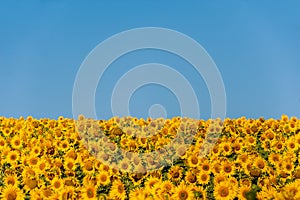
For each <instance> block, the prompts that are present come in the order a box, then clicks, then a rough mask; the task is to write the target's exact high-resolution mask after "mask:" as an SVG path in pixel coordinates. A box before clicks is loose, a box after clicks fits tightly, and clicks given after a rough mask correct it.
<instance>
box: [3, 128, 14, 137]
mask: <svg viewBox="0 0 300 200" xmlns="http://www.w3.org/2000/svg"><path fill="white" fill-rule="evenodd" d="M2 133H3V135H4V136H5V137H9V136H10V134H11V133H12V129H10V128H4V130H3V131H2Z"/></svg>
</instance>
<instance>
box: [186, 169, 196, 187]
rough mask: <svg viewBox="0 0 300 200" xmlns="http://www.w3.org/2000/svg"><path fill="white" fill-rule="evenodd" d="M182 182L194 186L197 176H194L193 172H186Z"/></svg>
mask: <svg viewBox="0 0 300 200" xmlns="http://www.w3.org/2000/svg"><path fill="white" fill-rule="evenodd" d="M184 180H185V181H186V183H189V184H196V182H197V176H196V174H195V172H194V171H192V170H189V171H187V172H186V175H185V178H184Z"/></svg>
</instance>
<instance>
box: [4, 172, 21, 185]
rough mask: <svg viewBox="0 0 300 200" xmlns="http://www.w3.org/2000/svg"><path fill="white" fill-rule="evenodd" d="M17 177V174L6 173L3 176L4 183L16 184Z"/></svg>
mask: <svg viewBox="0 0 300 200" xmlns="http://www.w3.org/2000/svg"><path fill="white" fill-rule="evenodd" d="M18 182H19V181H18V177H17V175H15V174H13V175H8V176H6V177H4V183H5V184H6V185H12V186H16V187H17V186H18Z"/></svg>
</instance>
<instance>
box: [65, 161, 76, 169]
mask: <svg viewBox="0 0 300 200" xmlns="http://www.w3.org/2000/svg"><path fill="white" fill-rule="evenodd" d="M64 167H65V169H66V170H71V171H73V170H75V168H76V163H75V161H74V160H73V159H72V158H66V159H65V161H64Z"/></svg>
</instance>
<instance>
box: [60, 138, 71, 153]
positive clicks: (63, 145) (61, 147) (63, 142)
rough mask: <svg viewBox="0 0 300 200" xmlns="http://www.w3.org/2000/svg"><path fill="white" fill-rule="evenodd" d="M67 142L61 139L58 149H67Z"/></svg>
mask: <svg viewBox="0 0 300 200" xmlns="http://www.w3.org/2000/svg"><path fill="white" fill-rule="evenodd" d="M69 145H70V144H69V142H68V140H63V141H62V142H61V143H60V149H61V150H63V151H67V150H68V148H69Z"/></svg>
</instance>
